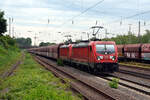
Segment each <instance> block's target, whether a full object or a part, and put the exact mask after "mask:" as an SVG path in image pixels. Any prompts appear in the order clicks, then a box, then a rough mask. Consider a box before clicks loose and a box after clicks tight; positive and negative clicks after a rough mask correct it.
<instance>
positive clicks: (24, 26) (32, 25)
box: [0, 0, 150, 43]
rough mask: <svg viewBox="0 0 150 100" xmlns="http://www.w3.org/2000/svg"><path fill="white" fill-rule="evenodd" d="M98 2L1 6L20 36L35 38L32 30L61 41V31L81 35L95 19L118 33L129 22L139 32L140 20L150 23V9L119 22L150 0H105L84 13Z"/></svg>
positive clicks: (21, 0) (55, 0) (46, 0)
mask: <svg viewBox="0 0 150 100" xmlns="http://www.w3.org/2000/svg"><path fill="white" fill-rule="evenodd" d="M97 2H99V0H38V1H37V0H30V1H26V0H17V1H12V0H4V1H2V0H0V6H1V9H2V10H4V11H5V14H6V16H5V17H6V18H7V19H8V18H9V17H13V18H14V23H13V25H14V27H15V32H16V34H20V35H18V36H24V37H27V36H30V37H31V38H32V39H33V40H34V38H33V37H34V36H35V34H31V33H30V34H29V33H28V32H27V31H28V30H32V31H33V33H37V34H38V33H39V32H41V34H39V41H51V42H57V43H58V42H62V41H63V40H65V39H66V38H65V37H64V35H63V34H59V33H58V32H62V33H65V34H78V35H76V36H75V35H74V36H75V37H72V38H73V39H75V38H76V39H77V38H78V39H79V38H81V36H82V35H83V34H81V33H82V32H85V31H86V32H92V31H91V29H90V27H91V26H93V25H95V23H96V21H98V25H101V26H104V27H105V28H107V30H108V32H110V33H114V34H116V35H117V34H127V32H128V27H129V25H128V24H132V30H133V32H134V33H135V34H136V35H137V31H138V21H139V20H141V23H143V22H144V21H146V23H147V24H150V22H149V19H150V17H149V13H146V14H143V15H140V16H136V17H133V18H130V19H126V20H122V22H123V25H120V24H119V23H120V21H121V17H122V18H124V17H128V16H132V15H134V14H137V13H139V12H143V11H148V10H149V9H150V6H149V5H150V1H148V0H140V2H137V0H105V1H104V2H102V3H101V4H99V5H97V6H95V7H93V8H92V9H89V10H88V11H87V12H86V13H83V14H81V12H83V11H84V10H86V9H88V8H89V7H91V6H93V5H94V4H96V3H97ZM78 15H80V16H78ZM74 16H77V17H74ZM72 18H73V19H72ZM48 19H49V20H50V22H49V24H48ZM72 21H73V24H72ZM114 26H115V27H114ZM145 29H149V26H143V27H142V28H141V30H142V32H143V33H144V30H145ZM42 33H43V34H42ZM104 33H105V30H104V29H103V30H101V34H102V35H101V37H105V34H104ZM27 34H28V35H27ZM111 36H112V35H110V37H111ZM56 38H57V40H56ZM83 38H84V39H87V35H83ZM38 43H39V42H38Z"/></svg>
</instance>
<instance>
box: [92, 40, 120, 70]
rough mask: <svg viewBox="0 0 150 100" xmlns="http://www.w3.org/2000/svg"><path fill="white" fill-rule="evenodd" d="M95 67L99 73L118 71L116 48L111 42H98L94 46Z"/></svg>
mask: <svg viewBox="0 0 150 100" xmlns="http://www.w3.org/2000/svg"><path fill="white" fill-rule="evenodd" d="M94 53H95V62H96V63H95V67H96V69H97V70H99V71H100V72H114V71H118V63H117V61H118V54H117V46H116V44H115V42H112V41H98V42H96V43H95V44H94Z"/></svg>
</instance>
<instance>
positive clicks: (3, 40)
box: [0, 35, 16, 49]
mask: <svg viewBox="0 0 150 100" xmlns="http://www.w3.org/2000/svg"><path fill="white" fill-rule="evenodd" d="M0 45H2V46H3V47H4V48H6V49H8V48H10V47H12V46H13V47H16V41H15V40H14V39H13V38H11V37H10V36H8V35H6V36H0Z"/></svg>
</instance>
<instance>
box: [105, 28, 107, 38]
mask: <svg viewBox="0 0 150 100" xmlns="http://www.w3.org/2000/svg"><path fill="white" fill-rule="evenodd" d="M105 39H107V29H105Z"/></svg>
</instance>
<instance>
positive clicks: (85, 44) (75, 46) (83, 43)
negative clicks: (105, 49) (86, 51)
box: [72, 42, 89, 48]
mask: <svg viewBox="0 0 150 100" xmlns="http://www.w3.org/2000/svg"><path fill="white" fill-rule="evenodd" d="M88 45H89V42H80V43H78V44H73V45H72V47H73V48H78V47H87V46H88Z"/></svg>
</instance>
